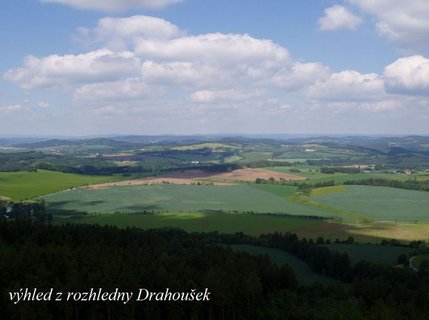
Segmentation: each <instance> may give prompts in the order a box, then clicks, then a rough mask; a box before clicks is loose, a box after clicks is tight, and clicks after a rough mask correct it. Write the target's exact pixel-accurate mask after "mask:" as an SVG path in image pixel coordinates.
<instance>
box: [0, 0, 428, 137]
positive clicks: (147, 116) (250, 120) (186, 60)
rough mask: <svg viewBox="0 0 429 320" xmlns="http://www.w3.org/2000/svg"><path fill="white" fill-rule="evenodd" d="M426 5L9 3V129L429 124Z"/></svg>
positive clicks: (308, 128)
mask: <svg viewBox="0 0 429 320" xmlns="http://www.w3.org/2000/svg"><path fill="white" fill-rule="evenodd" d="M427 16H429V4H428V3H427V1H425V0H413V1H408V2H406V3H405V2H404V1H400V0H379V1H371V0H344V1H334V0H320V1H309V0H308V1H279V0H266V1H258V0H247V1H244V0H243V1H242V0H234V1H226V0H216V1H214V0H205V1H197V0H182V1H177V0H112V1H102V0H85V1H84V0H40V1H39V0H4V1H2V10H0V19H1V28H0V40H1V42H2V48H3V50H2V53H1V59H0V76H1V78H0V134H3V135H32V134H36V135H96V134H131V133H132V134H160V133H175V134H195V133H204V134H205V133H234V134H236V133H323V134H336V133H343V134H344V133H350V134H414V133H420V134H428V133H429V129H428V128H429V126H428V123H429V100H428V95H429V47H428V45H427V43H429V22H428V21H427V18H426V17H427Z"/></svg>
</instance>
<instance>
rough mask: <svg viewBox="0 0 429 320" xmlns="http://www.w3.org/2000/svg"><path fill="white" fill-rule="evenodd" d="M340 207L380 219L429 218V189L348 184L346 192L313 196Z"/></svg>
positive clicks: (322, 201)
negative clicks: (426, 190) (427, 190)
mask: <svg viewBox="0 0 429 320" xmlns="http://www.w3.org/2000/svg"><path fill="white" fill-rule="evenodd" d="M311 199H312V200H314V201H316V202H319V203H321V204H322V205H327V206H330V207H335V208H337V209H339V210H345V211H351V212H357V213H359V214H363V215H365V216H367V217H368V219H373V220H378V221H394V220H399V221H429V192H425V191H414V190H404V189H395V188H386V187H372V186H347V189H346V190H345V191H340V192H333V193H329V194H325V195H322V196H316V197H312V198H311Z"/></svg>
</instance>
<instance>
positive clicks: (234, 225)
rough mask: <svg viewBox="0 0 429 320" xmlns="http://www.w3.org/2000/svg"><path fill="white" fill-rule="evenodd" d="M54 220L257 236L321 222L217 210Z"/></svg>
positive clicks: (298, 228) (304, 227)
mask: <svg viewBox="0 0 429 320" xmlns="http://www.w3.org/2000/svg"><path fill="white" fill-rule="evenodd" d="M55 222H56V223H91V224H101V225H115V226H118V227H120V228H125V227H138V228H142V229H156V228H180V229H183V230H185V231H188V232H212V231H218V232H221V233H236V232H243V233H245V234H249V235H254V236H259V235H260V234H261V233H273V232H276V231H277V232H305V231H306V230H309V231H311V230H313V229H314V228H317V227H319V226H321V225H322V224H323V223H324V222H323V221H320V220H314V219H303V218H295V217H289V216H275V215H258V214H246V215H244V214H221V213H213V214H206V213H162V214H103V215H85V216H74V217H68V216H56V217H55Z"/></svg>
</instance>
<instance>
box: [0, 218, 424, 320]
mask: <svg viewBox="0 0 429 320" xmlns="http://www.w3.org/2000/svg"><path fill="white" fill-rule="evenodd" d="M321 242H322V240H321V241H319V243H321ZM232 243H236V244H237V243H249V244H257V245H263V246H269V247H274V248H279V249H281V250H285V251H288V252H291V253H292V254H294V255H296V256H298V257H300V258H302V259H304V260H306V261H308V262H309V263H310V265H311V267H312V268H313V270H315V271H317V272H319V273H322V274H329V275H331V276H333V277H336V278H338V279H341V280H342V281H343V282H344V285H343V286H337V287H327V286H322V285H318V284H315V285H313V286H311V287H301V286H300V285H299V284H298V282H297V280H296V277H295V275H294V274H293V271H292V269H291V268H290V267H288V266H287V265H286V266H283V267H277V266H276V265H274V264H272V263H271V261H270V260H269V258H268V257H267V256H265V257H264V256H251V255H249V254H247V253H243V252H236V251H233V250H231V249H230V248H229V247H228V246H226V244H232ZM0 255H1V257H2V259H0V287H1V288H2V295H1V298H0V299H1V300H0V306H1V310H2V317H3V318H4V319H426V318H427V314H428V312H429V298H428V296H427V291H428V289H429V274H428V273H426V271H424V270H423V271H421V272H414V271H411V270H409V269H408V268H397V267H395V268H393V267H390V266H383V265H374V264H370V263H368V262H365V261H362V262H360V263H358V264H356V265H355V266H354V267H351V266H350V263H349V259H348V257H347V255H345V254H340V253H336V252H331V251H329V250H328V249H326V248H325V247H323V246H320V245H318V244H317V243H314V242H313V241H307V240H305V239H298V238H297V237H296V236H295V235H294V234H285V235H281V234H273V235H263V236H261V237H260V238H252V237H248V236H245V235H243V234H235V235H222V234H219V233H208V234H203V233H192V234H188V233H186V232H184V231H180V230H175V229H165V230H147V231H143V230H139V229H134V228H131V229H123V230H121V229H118V228H116V227H100V226H89V225H64V226H53V225H46V224H40V223H35V222H33V223H31V222H29V221H15V222H11V221H7V222H5V221H3V222H0ZM20 288H38V289H40V290H49V289H50V288H54V289H55V290H56V291H64V292H67V291H85V290H89V289H90V288H103V290H106V291H108V290H111V291H113V290H115V288H119V289H120V290H123V291H125V290H126V291H133V292H135V291H138V289H139V288H147V289H148V290H151V291H157V292H158V291H164V290H165V289H166V288H170V290H172V291H189V290H191V289H197V290H204V289H205V288H208V290H209V291H210V292H211V299H210V301H202V302H195V301H194V302H190V301H181V302H165V301H164V302H154V301H152V302H148V301H144V302H137V301H132V300H131V301H130V302H129V303H128V304H126V305H124V304H122V303H120V302H65V301H62V302H54V301H51V302H21V303H18V304H13V303H12V302H11V301H10V298H9V295H8V292H9V291H17V290H19V289H20Z"/></svg>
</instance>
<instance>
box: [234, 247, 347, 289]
mask: <svg viewBox="0 0 429 320" xmlns="http://www.w3.org/2000/svg"><path fill="white" fill-rule="evenodd" d="M231 247H232V248H233V249H234V250H237V251H244V252H248V253H250V254H254V255H268V256H269V257H270V259H271V261H273V262H274V263H275V264H277V265H278V266H282V265H285V264H288V265H289V266H290V267H291V268H292V270H293V271H294V273H295V275H296V277H297V279H298V281H299V282H300V283H301V284H302V285H312V284H313V283H315V282H319V283H321V284H325V285H344V283H342V282H340V281H338V280H335V279H333V278H330V277H325V276H321V275H319V274H317V273H314V272H313V271H312V270H311V268H310V266H309V265H308V264H307V263H306V262H304V261H302V260H301V259H298V258H297V257H295V256H293V255H291V254H289V253H287V252H285V251H281V250H277V249H272V248H265V247H259V246H252V245H243V244H241V245H232V246H231Z"/></svg>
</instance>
